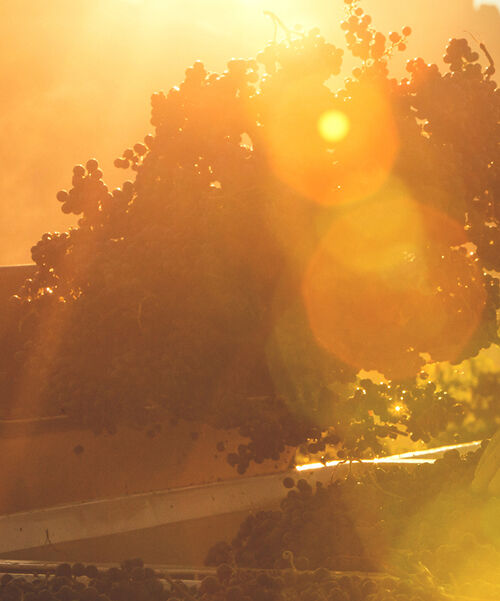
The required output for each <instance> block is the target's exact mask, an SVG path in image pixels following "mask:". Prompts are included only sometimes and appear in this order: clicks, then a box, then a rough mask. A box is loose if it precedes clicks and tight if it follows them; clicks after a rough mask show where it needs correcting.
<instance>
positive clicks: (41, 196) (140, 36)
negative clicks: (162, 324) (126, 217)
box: [0, 0, 500, 264]
mask: <svg viewBox="0 0 500 601" xmlns="http://www.w3.org/2000/svg"><path fill="white" fill-rule="evenodd" d="M364 6H365V7H366V9H367V10H368V12H369V13H371V14H372V15H373V17H374V21H375V24H376V25H378V26H379V27H380V28H381V29H383V30H387V31H389V30H390V29H396V28H397V29H399V28H400V27H401V26H402V25H406V24H408V25H411V26H412V27H413V29H414V35H413V36H412V39H411V43H410V46H409V50H408V51H409V56H408V57H412V56H414V55H416V54H423V55H424V56H425V57H426V58H427V59H428V60H439V59H440V57H441V55H442V53H443V48H444V44H445V42H446V40H447V38H448V37H450V36H458V37H463V36H464V35H466V34H464V29H467V30H469V31H472V32H473V33H474V35H476V36H478V37H479V38H480V39H482V40H483V41H484V42H485V43H486V45H487V46H488V47H489V49H490V52H491V53H492V54H493V56H494V57H495V56H497V57H499V56H500V41H499V39H498V38H499V36H498V31H499V30H500V15H499V12H498V9H496V8H492V7H490V8H487V7H483V8H482V9H481V10H479V11H474V9H473V0H438V1H437V2H436V1H435V0H404V2H402V1H401V0H367V1H366V2H364ZM264 9H266V10H271V11H274V12H276V13H277V14H278V15H279V16H280V17H281V18H282V19H283V20H284V21H285V22H286V23H287V24H289V25H290V26H293V25H295V24H297V23H301V24H303V25H304V26H305V27H306V28H308V27H311V26H316V25H318V26H320V27H321V29H322V31H323V32H324V33H325V34H326V35H327V37H329V38H330V39H331V40H332V41H333V42H334V43H339V44H340V43H341V42H342V37H341V31H340V28H339V26H338V23H339V21H340V20H341V18H342V15H343V2H342V0H267V1H266V0H213V1H210V2H207V1H206V0H182V1H180V0H71V1H69V0H49V1H47V0H43V1H42V0H16V1H15V2H11V3H10V4H9V5H7V4H6V3H3V6H2V18H1V19H0V73H1V79H2V84H1V88H0V89H1V92H0V109H1V110H0V131H1V132H2V136H1V137H0V217H1V219H0V264H8V263H20V262H28V261H29V260H30V253H29V249H30V247H31V246H32V245H33V244H34V243H35V242H36V241H37V240H38V239H39V237H40V235H41V234H42V233H43V232H44V231H47V230H52V231H54V230H61V229H64V228H66V227H68V226H69V225H71V224H73V223H74V222H75V219H74V217H68V216H66V215H63V214H62V213H61V212H60V209H59V203H57V201H56V200H55V193H56V191H57V190H58V189H60V188H64V187H68V186H69V184H70V180H71V168H72V166H73V165H74V164H76V163H81V162H85V161H86V160H87V159H88V158H89V157H91V156H96V157H97V158H98V160H99V161H100V163H101V164H102V166H103V168H104V173H105V180H106V181H107V183H108V184H110V185H118V184H119V183H121V181H123V179H126V178H127V177H131V176H129V175H125V177H124V172H123V171H121V170H120V171H117V170H116V169H114V168H113V167H112V162H113V160H114V158H116V157H117V156H119V155H120V154H121V152H122V151H123V149H124V148H126V147H128V146H131V145H132V144H133V143H134V142H136V141H139V140H142V137H143V136H144V135H145V134H146V133H148V132H149V131H151V126H150V125H149V97H150V95H151V93H152V92H153V91H155V90H158V89H168V88H169V87H171V86H172V85H175V84H177V83H178V82H180V81H181V80H182V78H183V72H184V69H185V68H186V67H187V66H189V65H190V64H191V63H192V62H193V61H194V60H195V59H198V58H199V59H201V60H202V61H203V62H205V64H206V65H207V67H208V68H209V69H211V70H222V69H223V68H224V66H225V62H226V60H227V59H229V58H231V57H233V56H243V57H249V56H253V55H255V54H256V52H257V51H258V50H259V49H261V48H262V47H263V45H264V44H265V43H266V41H267V40H268V39H269V38H270V37H271V36H272V25H271V24H270V22H269V20H268V19H266V18H265V17H264V16H263V14H262V11H263V10H264ZM495 44H496V47H495ZM398 60H400V59H399V57H398ZM499 60H500V59H499ZM395 64H396V65H397V61H396V62H395Z"/></svg>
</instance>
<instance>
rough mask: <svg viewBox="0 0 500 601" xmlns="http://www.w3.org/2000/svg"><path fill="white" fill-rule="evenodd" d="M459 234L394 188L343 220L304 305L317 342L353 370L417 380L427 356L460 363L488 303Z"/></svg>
mask: <svg viewBox="0 0 500 601" xmlns="http://www.w3.org/2000/svg"><path fill="white" fill-rule="evenodd" d="M466 243H467V239H466V236H465V232H464V229H463V227H462V226H461V225H460V224H459V223H457V222H455V221H454V220H453V219H451V218H450V217H449V216H448V215H446V214H444V213H443V212H440V211H438V210H436V209H433V208H432V207H429V206H428V205H425V204H422V203H420V202H417V201H416V200H415V199H414V198H412V196H411V194H410V192H409V191H408V190H407V189H406V188H405V186H404V185H403V184H402V183H401V182H399V181H397V180H394V179H392V180H391V181H390V182H388V183H387V184H386V185H385V186H384V187H383V188H382V189H381V190H380V191H379V192H378V193H377V194H375V195H374V196H372V197H370V198H367V199H366V200H365V201H363V202H362V203H359V204H357V205H356V206H355V207H350V208H349V210H345V211H343V212H342V213H341V214H340V215H339V216H338V217H337V218H336V219H335V220H334V221H333V223H332V224H331V226H330V228H329V230H328V232H327V233H326V234H325V236H324V237H323V239H322V240H321V243H320V244H319V246H318V248H317V250H316V252H315V253H314V254H313V256H312V259H311V261H310V263H309V266H308V269H307V270H306V275H305V277H304V280H303V297H304V301H305V305H306V308H307V313H308V317H309V323H310V325H311V328H312V330H313V332H314V334H315V336H316V339H317V340H318V342H319V343H320V344H321V345H322V346H323V347H324V348H326V349H327V350H328V351H329V352H330V353H332V354H333V355H334V356H335V357H337V358H338V359H340V360H342V361H343V362H345V363H347V364H348V365H351V366H354V367H357V368H364V369H375V370H378V371H380V372H381V373H383V374H384V375H385V376H386V377H388V378H404V377H409V376H411V375H414V374H415V373H416V372H417V371H418V369H419V368H420V366H421V363H422V359H421V357H420V354H421V353H428V354H430V355H431V357H432V359H433V360H438V361H442V360H455V359H457V358H459V357H460V356H461V353H462V351H463V349H464V348H465V346H466V345H467V343H468V341H469V339H470V337H471V336H472V335H473V333H474V331H475V328H476V327H477V325H478V323H479V321H480V318H481V315H482V311H483V309H484V304H485V293H484V290H483V288H482V286H481V275H480V273H479V268H478V266H477V263H475V262H474V261H473V260H470V257H469V256H468V253H467V252H465V250H464V248H463V247H462V248H461V247H460V245H464V244H466Z"/></svg>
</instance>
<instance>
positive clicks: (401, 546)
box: [206, 450, 500, 598]
mask: <svg viewBox="0 0 500 601" xmlns="http://www.w3.org/2000/svg"><path fill="white" fill-rule="evenodd" d="M481 452H482V450H480V451H477V452H475V453H472V454H469V456H467V457H464V458H461V457H460V455H459V454H458V452H457V451H449V452H448V453H446V454H445V455H444V457H443V458H442V459H439V460H437V461H436V462H435V464H424V465H421V466H418V467H416V468H414V469H413V470H408V469H405V468H401V467H399V468H396V467H392V468H391V467H386V468H377V469H370V472H366V473H361V475H359V476H354V474H351V475H349V476H348V477H347V478H346V479H344V480H340V481H335V482H333V483H331V484H329V485H327V486H325V485H323V484H321V482H317V483H316V486H315V487H314V486H313V485H311V484H310V483H309V482H308V481H307V480H305V479H300V478H299V479H298V480H297V481H294V479H293V478H290V477H287V478H286V479H285V480H284V482H283V483H284V486H285V487H286V488H288V489H289V491H288V493H287V495H286V497H285V498H284V499H283V500H282V501H281V507H280V509H278V510H266V511H258V512H256V513H254V514H251V515H250V516H248V517H247V518H246V519H245V520H244V521H243V522H242V524H241V525H240V529H239V531H238V533H237V535H236V537H235V538H234V540H233V541H232V543H231V544H230V545H228V544H224V543H218V544H216V545H215V546H214V547H213V548H212V549H211V550H210V551H209V553H208V555H207V558H206V562H207V564H208V565H217V564H219V563H221V562H224V561H230V560H233V561H235V562H236V564H237V565H238V566H242V567H249V568H264V567H267V568H269V567H273V568H275V569H286V568H288V567H289V566H290V558H293V564H294V567H295V568H296V569H297V570H321V569H327V570H341V571H345V570H359V571H365V572H389V573H398V574H399V573H404V574H406V575H409V574H413V575H414V576H417V575H418V574H420V576H422V575H423V574H424V573H427V574H428V577H429V578H428V581H431V580H432V581H433V582H434V583H439V584H442V585H445V586H449V585H451V584H453V585H455V586H457V589H456V590H455V593H456V594H459V593H460V590H461V587H465V588H466V589H467V590H469V591H470V590H471V588H472V587H473V586H474V585H475V586H477V587H478V588H482V589H483V590H484V591H485V595H486V597H487V598H490V597H491V598H495V595H498V593H499V586H500V580H499V578H498V561H499V560H500V538H499V537H498V532H493V531H492V530H491V529H490V528H488V527H486V528H485V527H484V515H485V513H488V515H493V513H494V512H496V511H498V508H499V506H498V500H497V499H495V500H489V499H486V498H483V497H478V496H477V495H474V494H472V493H471V492H470V491H469V484H470V482H471V480H472V477H473V473H474V468H475V466H476V464H477V462H478V460H479V457H480V454H481ZM425 570H426V572H425ZM423 580H426V579H425V578H424V579H423Z"/></svg>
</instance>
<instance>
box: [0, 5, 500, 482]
mask: <svg viewBox="0 0 500 601" xmlns="http://www.w3.org/2000/svg"><path fill="white" fill-rule="evenodd" d="M346 11H347V14H346V20H345V21H344V22H343V23H342V26H341V27H342V29H343V30H344V31H345V35H346V41H347V46H348V49H349V51H350V52H351V53H352V54H353V55H354V56H355V57H356V58H358V59H360V61H361V63H360V66H358V67H356V69H355V70H354V72H353V73H352V77H349V78H347V79H346V80H345V81H344V83H343V84H342V85H341V86H340V88H339V89H337V90H332V89H331V87H329V85H327V83H328V82H329V80H330V78H331V76H332V75H338V74H340V73H341V71H342V62H343V52H342V50H341V49H339V48H337V47H336V46H334V45H333V44H330V43H329V42H327V41H326V40H325V38H324V37H323V36H322V35H320V33H319V32H318V30H311V31H310V32H292V31H290V30H288V29H287V28H286V27H285V26H284V25H283V23H282V22H281V21H280V20H279V18H277V17H276V16H275V15H271V17H272V18H273V21H274V23H275V26H276V35H275V39H274V40H273V41H272V42H271V43H270V44H269V45H268V46H267V47H266V48H265V49H264V50H263V51H262V52H261V53H259V54H258V55H257V56H256V58H255V59H239V58H235V59H232V60H230V61H229V62H228V64H227V69H226V70H225V71H224V72H223V73H220V74H218V73H210V72H209V71H208V70H207V69H206V67H205V66H204V65H203V63H201V62H200V61H197V62H195V63H194V64H193V65H192V66H191V67H189V68H188V69H187V70H186V72H185V77H184V80H183V82H182V83H180V85H179V86H176V87H174V88H172V89H171V90H169V91H168V92H166V93H165V92H162V91H160V92H157V93H155V94H153V96H152V98H151V124H152V126H153V128H154V131H153V132H152V133H149V134H147V135H146V136H145V138H144V140H143V142H137V143H136V144H133V145H132V146H131V147H130V148H127V149H125V150H124V152H123V154H122V156H121V157H119V158H117V159H116V161H115V166H116V167H118V168H123V169H131V170H132V171H133V172H134V179H133V181H126V182H124V183H123V185H122V186H121V187H119V188H117V189H115V190H112V191H111V190H109V189H108V187H107V185H106V184H105V183H104V180H103V173H102V171H101V169H100V168H99V165H98V162H97V161H96V160H95V159H90V160H89V161H88V162H87V163H86V165H85V166H83V165H77V166H75V168H74V170H73V176H72V188H71V189H70V190H69V191H66V190H61V191H60V192H58V194H57V199H58V201H59V202H61V208H62V210H63V211H64V212H66V213H72V214H75V215H77V216H78V223H77V226H76V227H74V228H70V229H69V231H68V232H65V233H52V234H44V236H43V237H42V239H41V240H40V242H38V243H37V244H36V245H35V246H34V247H33V249H32V256H33V260H34V261H35V263H36V265H37V271H36V274H35V275H34V276H33V277H32V278H31V279H30V280H28V281H27V282H26V283H25V285H24V287H23V288H22V290H20V291H19V294H17V295H15V296H14V297H13V299H12V301H13V302H12V307H11V310H12V315H11V319H10V320H9V324H10V325H8V326H7V327H6V330H5V331H4V332H2V339H1V341H0V347H1V349H2V352H1V353H0V361H1V365H0V378H1V379H2V382H3V383H4V384H5V386H6V389H8V390H9V395H11V396H12V397H14V398H15V400H16V403H15V404H16V406H18V407H26V408H32V406H33V405H35V406H36V407H37V411H38V412H40V411H42V412H43V413H44V414H54V413H55V414H59V413H64V414H66V415H68V416H70V417H71V418H72V419H75V420H77V421H78V422H79V423H82V424H85V425H86V426H88V427H91V428H93V429H94V430H95V431H96V432H101V431H108V432H114V431H115V430H116V428H117V426H119V424H121V423H129V424H133V425H135V426H137V427H143V428H145V429H146V430H147V431H149V432H157V424H158V422H159V421H161V420H163V419H188V420H189V419H191V420H196V421H204V422H207V423H209V424H212V425H214V426H216V427H220V428H235V427H236V428H239V429H240V431H241V433H242V434H244V435H245V436H248V437H249V442H248V444H244V445H242V446H241V447H240V449H239V450H238V453H235V454H233V455H231V456H230V457H229V458H228V459H229V461H230V463H231V464H233V465H235V466H236V467H237V469H238V470H239V471H240V472H244V471H245V469H246V468H247V467H248V465H249V462H250V461H252V460H255V461H257V462H261V461H263V460H264V459H266V458H273V459H275V458H276V457H278V456H279V454H280V453H281V452H282V451H283V449H284V448H285V447H286V446H289V445H290V446H295V445H298V444H300V443H304V444H310V445H313V448H315V449H316V451H318V452H320V453H321V452H323V451H324V450H325V449H326V448H327V446H328V445H330V444H335V445H337V444H339V443H343V445H344V447H343V452H344V453H345V456H346V457H353V456H363V455H366V454H369V453H370V452H372V453H373V452H380V451H381V450H382V445H381V442H380V441H381V440H383V439H384V438H387V437H389V438H394V437H397V436H400V435H409V436H411V437H412V438H413V439H414V440H417V439H420V440H429V439H430V437H432V436H435V435H436V433H438V432H439V431H440V430H442V429H444V428H445V427H446V425H447V423H448V421H449V420H450V419H455V418H456V417H457V414H459V413H460V411H461V408H460V406H459V405H458V404H457V403H456V402H455V400H454V399H453V398H452V395H444V394H442V393H441V391H438V390H436V389H435V388H433V387H432V386H431V385H430V384H429V385H424V384H423V382H422V381H420V380H419V379H418V378H415V376H416V374H418V373H419V371H420V370H421V369H422V367H423V365H424V363H425V360H426V357H427V358H429V357H430V360H432V361H444V360H451V361H460V360H462V359H463V358H465V357H468V356H473V355H475V354H476V353H477V352H478V351H479V350H480V349H481V348H486V347H488V346H489V345H490V344H492V343H496V342H498V333H497V310H498V307H499V306H500V293H499V286H498V278H497V277H496V276H495V273H494V272H493V271H494V270H497V271H498V270H499V268H500V263H499V256H500V253H498V235H499V224H498V211H497V210H496V205H497V198H498V193H499V189H498V185H499V181H500V178H499V177H498V132H499V127H500V126H499V121H500V95H499V91H498V89H497V86H496V83H495V82H494V81H493V80H492V79H491V75H492V69H491V65H490V67H488V68H487V69H483V68H482V67H481V64H480V62H479V56H477V55H478V53H474V52H472V51H471V50H470V48H469V47H468V46H467V44H465V43H464V42H463V41H460V40H455V41H452V42H450V45H449V47H448V50H447V54H446V57H447V62H448V63H449V64H450V68H451V71H450V72H448V73H445V74H442V73H441V72H440V70H439V68H438V67H437V66H436V65H428V64H427V63H425V61H424V60H423V59H415V60H412V61H410V62H409V63H408V67H407V69H408V78H405V79H403V80H401V81H399V80H396V79H394V78H390V76H389V58H390V55H391V53H392V52H393V50H395V49H398V50H401V51H403V50H404V49H405V45H406V42H407V38H408V36H409V35H410V34H411V28H410V27H408V26H407V27H404V28H403V29H402V31H401V33H398V32H392V33H389V34H388V35H385V34H383V33H382V32H379V31H377V30H376V29H375V28H374V26H373V24H372V20H371V17H370V16H369V15H367V14H366V13H365V12H364V11H363V9H362V8H361V6H360V5H359V2H357V1H349V2H346ZM483 54H484V51H483ZM448 59H449V60H448ZM331 111H333V112H334V113H335V112H337V113H341V114H342V113H343V114H344V115H345V116H346V117H347V118H348V120H349V121H350V123H351V124H352V133H349V134H347V137H346V139H345V140H343V141H338V142H335V141H331V140H326V139H325V138H324V137H323V136H322V135H320V131H319V129H318V122H319V120H320V119H321V117H322V116H323V115H325V114H328V113H329V112H331ZM381 117H382V121H383V122H384V124H385V125H386V128H382V129H381V130H380V131H379V130H378V129H377V124H378V123H380V122H381ZM388 138H391V139H393V142H394V147H393V149H392V151H391V152H387V153H386V152H384V151H383V150H384V145H385V142H386V141H387V139H388ZM381 174H383V175H384V178H385V179H387V180H388V181H393V180H398V181H401V182H402V185H404V187H405V190H406V191H407V194H408V196H409V197H411V199H412V202H413V203H414V205H415V206H417V207H418V210H419V215H420V216H421V222H422V232H423V234H428V241H427V242H426V243H425V244H422V245H421V246H420V247H419V248H418V249H417V250H415V252H407V251H406V250H404V251H402V250H401V249H400V248H399V247H397V249H396V250H395V251H394V248H393V247H391V245H390V244H389V243H388V242H387V240H385V239H384V237H383V234H381V235H380V236H378V234H376V235H375V236H374V238H375V239H376V240H375V241H374V242H373V244H372V246H370V248H369V249H368V251H367V256H366V259H367V261H368V259H370V258H371V257H372V255H374V254H375V255H376V256H381V257H387V256H391V253H392V252H393V251H394V252H395V255H397V256H396V259H397V260H398V261H400V262H401V265H402V266H403V267H404V269H405V270H407V271H408V273H413V271H412V270H415V269H417V268H418V269H417V274H418V276H419V277H415V278H414V282H412V283H411V285H412V286H415V287H414V288H411V291H410V292H411V293H407V294H401V295H399V296H398V292H397V290H396V291H395V290H394V288H397V286H395V287H394V286H393V287H392V288H391V286H389V287H386V286H385V284H384V282H383V281H381V280H380V279H378V280H376V279H374V278H373V277H372V276H371V274H370V273H367V272H364V271H363V272H362V273H359V272H358V271H349V269H348V268H347V267H346V265H345V264H348V263H349V260H350V258H351V257H349V253H350V251H349V252H348V251H346V250H345V248H344V246H345V245H344V244H343V243H339V242H338V241H339V240H341V239H342V232H343V228H342V227H341V226H339V224H342V223H344V221H342V220H343V219H345V220H347V221H346V223H348V215H349V211H350V210H352V211H356V210H359V211H361V213H360V217H361V218H364V219H365V220H366V221H367V222H368V223H369V222H370V219H369V216H370V213H369V212H368V217H367V216H366V215H367V214H366V213H364V212H363V211H366V210H368V211H370V210H371V209H370V207H377V206H383V203H384V202H385V200H384V199H386V197H387V194H386V192H387V185H388V184H387V183H386V182H385V183H384V181H385V180H384V181H382V180H381V179H380V177H381ZM374 186H375V188H374ZM360 199H361V200H362V202H361V200H360ZM365 200H366V202H365ZM353 201H354V202H353ZM412 206H413V205H412ZM346 207H347V209H348V210H347V209H346ZM344 209H346V210H344ZM346 215H347V217H346ZM436 215H438V217H436ZM354 221H356V220H354ZM450 224H452V225H450ZM335 227H337V230H336V229H335ZM384 227H385V226H384V224H382V223H381V226H380V230H381V232H382V231H384ZM408 227H410V226H409V225H408ZM332 231H333V232H334V234H332V235H331V236H330V237H331V240H330V238H328V232H330V233H331V232H332ZM423 237H424V238H425V236H423ZM379 238H380V239H379ZM325 240H328V241H329V243H331V245H332V247H333V251H335V252H333V255H335V257H336V258H335V260H332V253H331V252H330V250H331V248H329V247H328V248H327V251H328V252H325V253H324V255H321V253H320V250H321V249H322V248H323V247H322V245H323V243H324V242H325ZM335 244H340V248H336V247H335ZM335 253H336V254H335ZM343 255H347V257H343ZM318 256H323V259H325V261H326V264H321V263H315V261H316V259H317V257H318ZM338 257H341V260H338ZM344 258H347V261H344ZM316 264H318V265H320V267H326V268H327V272H326V273H327V275H326V276H325V277H319V280H318V281H319V283H320V284H321V285H320V287H319V288H320V292H322V291H324V290H327V291H330V292H331V291H333V293H334V295H335V297H334V298H335V301H336V302H331V303H330V305H329V306H328V311H326V312H325V320H326V319H327V318H329V317H330V316H331V314H332V312H333V311H336V312H337V318H338V324H340V326H339V331H338V332H335V335H334V336H333V337H332V338H333V340H329V341H328V342H333V343H335V342H336V341H337V340H336V339H337V338H338V337H340V338H342V340H341V342H342V344H343V345H344V346H350V347H351V348H350V349H349V350H350V351H351V352H352V351H353V349H354V351H355V353H354V354H355V355H356V357H357V358H360V361H359V362H358V363H357V362H356V361H351V360H350V357H349V356H344V355H343V354H342V353H338V354H337V353H335V352H333V351H332V350H331V349H330V348H329V346H328V344H327V343H326V342H325V340H324V339H323V337H322V333H323V332H320V333H319V334H318V333H317V332H316V331H315V330H314V328H313V323H312V318H313V317H314V316H313V315H312V313H311V310H310V307H309V306H308V305H307V298H306V292H305V282H307V278H308V277H309V274H310V273H311V265H316ZM415 266H417V267H415ZM405 272H406V271H405ZM318 273H319V275H320V276H321V273H322V272H321V270H319V271H318ZM383 277H384V276H383ZM415 282H416V283H415ZM316 283H318V282H316ZM382 284H383V285H382ZM417 284H418V285H417ZM413 292H414V293H415V294H413ZM386 293H387V298H386V297H384V296H383V295H384V294H386ZM415 295H417V296H415ZM371 298H373V299H374V301H375V302H374V303H372V304H373V305H377V306H382V307H384V306H387V307H395V309H394V314H393V315H392V314H391V316H390V317H391V319H390V320H389V319H388V320H386V321H384V320H381V319H379V317H378V316H377V315H375V316H374V315H372V314H371V313H370V310H369V306H367V304H366V303H367V302H368V301H367V299H371ZM367 315H368V317H367ZM436 315H438V316H439V317H440V319H441V322H440V323H439V325H438V326H436V327H434V326H432V325H429V324H432V323H433V318H434V317H435V316H436ZM471 315H472V317H473V319H472V318H471ZM338 324H337V325H338ZM384 324H385V325H384ZM386 340H389V341H390V342H391V344H387V343H386ZM361 368H364V369H366V370H378V371H379V372H381V373H382V374H383V375H384V376H386V378H388V379H389V380H391V382H390V384H387V385H383V386H375V385H373V384H370V383H368V382H365V383H362V384H361V385H359V386H358V384H359V382H358V381H357V380H356V374H357V372H358V371H359V369H361ZM7 374H8V375H7ZM356 388H357V390H356ZM256 398H257V399H264V400H263V401H262V402H261V401H255V399H256ZM31 399H33V400H31ZM396 405H397V406H400V407H402V409H401V408H400V409H399V410H398V411H397V412H396V413H395V412H394V407H395V406H396ZM332 441H333V442H332ZM314 445H315V446H314Z"/></svg>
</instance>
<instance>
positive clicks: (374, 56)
mask: <svg viewBox="0 0 500 601" xmlns="http://www.w3.org/2000/svg"><path fill="white" fill-rule="evenodd" d="M345 5H346V12H347V15H346V19H345V20H344V21H342V22H341V24H340V27H341V29H342V30H343V31H344V32H345V39H346V43H347V47H348V48H349V50H350V52H351V54H352V55H353V56H354V57H356V58H360V59H361V60H363V61H364V62H366V61H370V60H371V61H380V60H383V59H387V57H388V56H390V54H391V53H392V51H393V50H394V49H396V48H397V49H398V50H399V51H400V52H404V51H405V50H406V43H407V40H408V37H409V36H410V35H411V33H412V30H411V27H409V26H408V25H406V26H405V27H403V29H402V32H401V33H398V32H397V31H391V32H390V33H389V35H388V36H385V35H384V34H383V33H381V32H380V31H377V30H376V29H375V28H374V27H373V26H372V18H371V16H370V15H368V14H366V13H365V11H364V10H363V8H362V7H361V6H359V4H358V2H345ZM358 69H359V68H358Z"/></svg>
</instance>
